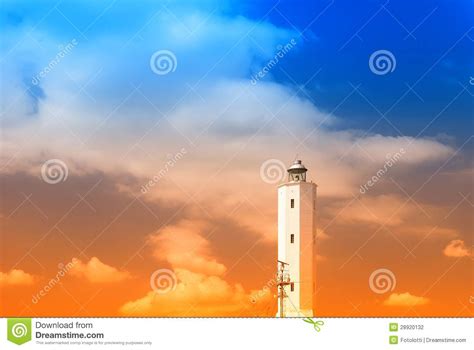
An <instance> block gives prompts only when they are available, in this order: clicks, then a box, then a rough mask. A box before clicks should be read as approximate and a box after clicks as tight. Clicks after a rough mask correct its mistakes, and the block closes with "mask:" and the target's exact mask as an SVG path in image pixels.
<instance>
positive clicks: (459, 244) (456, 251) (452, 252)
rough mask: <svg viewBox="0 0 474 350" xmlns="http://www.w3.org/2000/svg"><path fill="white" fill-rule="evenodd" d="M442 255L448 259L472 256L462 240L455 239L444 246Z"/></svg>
mask: <svg viewBox="0 0 474 350" xmlns="http://www.w3.org/2000/svg"><path fill="white" fill-rule="evenodd" d="M443 254H444V255H446V256H449V257H454V258H462V257H464V256H471V255H473V254H472V252H471V251H470V250H469V248H467V247H466V244H465V243H464V241H463V240H460V239H455V240H453V241H451V242H449V244H448V245H447V246H446V248H444V250H443Z"/></svg>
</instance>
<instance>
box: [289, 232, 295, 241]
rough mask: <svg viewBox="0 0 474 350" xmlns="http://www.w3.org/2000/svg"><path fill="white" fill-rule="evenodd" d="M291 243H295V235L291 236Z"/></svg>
mask: <svg viewBox="0 0 474 350" xmlns="http://www.w3.org/2000/svg"><path fill="white" fill-rule="evenodd" d="M290 243H295V235H294V234H291V235H290Z"/></svg>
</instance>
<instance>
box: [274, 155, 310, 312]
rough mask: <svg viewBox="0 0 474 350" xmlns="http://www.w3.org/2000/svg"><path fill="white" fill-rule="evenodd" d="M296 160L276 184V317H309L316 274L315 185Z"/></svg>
mask: <svg viewBox="0 0 474 350" xmlns="http://www.w3.org/2000/svg"><path fill="white" fill-rule="evenodd" d="M307 171H308V169H306V168H305V166H304V165H303V164H302V163H301V160H296V161H295V162H294V163H293V164H292V165H291V166H290V167H289V168H288V180H287V182H286V183H284V184H282V185H280V186H279V187H278V273H277V279H278V313H277V317H312V316H313V310H314V306H315V305H314V304H315V303H314V292H315V275H316V253H315V241H316V187H317V186H316V184H315V183H313V182H308V181H306V173H307Z"/></svg>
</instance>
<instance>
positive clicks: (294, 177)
mask: <svg viewBox="0 0 474 350" xmlns="http://www.w3.org/2000/svg"><path fill="white" fill-rule="evenodd" d="M307 171H308V169H306V167H305V166H304V165H303V164H302V163H301V160H299V159H297V160H295V162H294V163H293V164H292V165H291V166H290V167H289V168H288V181H293V182H295V181H306V172H307Z"/></svg>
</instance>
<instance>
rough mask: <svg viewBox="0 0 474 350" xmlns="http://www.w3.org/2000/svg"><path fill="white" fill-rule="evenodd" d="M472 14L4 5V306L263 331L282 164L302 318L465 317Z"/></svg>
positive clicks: (430, 4) (450, 10)
mask: <svg viewBox="0 0 474 350" xmlns="http://www.w3.org/2000/svg"><path fill="white" fill-rule="evenodd" d="M472 6H473V5H472V2H461V1H460V2H452V1H435V0H426V1H417V2H415V3H408V2H403V1H375V0H374V1H372V0H365V1H358V2H357V4H355V3H354V2H353V1H345V0H329V1H263V0H262V1H206V0H204V1H197V0H189V1H184V0H176V1H135V2H132V1H126V0H119V1H116V0H108V1H104V2H95V1H50V0H45V1H34V2H33V1H9V0H7V1H3V2H2V7H1V21H0V32H1V38H2V40H0V60H1V77H0V82H1V93H0V96H1V99H0V109H1V124H2V137H1V140H0V142H1V152H0V161H1V170H0V178H1V181H0V183H1V193H2V196H1V203H0V223H1V226H0V227H1V236H0V243H1V245H0V314H1V315H2V316H12V315H16V316H26V315H29V316H259V317H260V316H263V317H273V316H274V315H275V313H276V302H277V301H276V298H275V294H276V288H275V276H274V275H275V270H276V258H277V257H276V255H277V241H276V238H277V202H276V199H277V196H276V193H277V192H276V191H277V186H278V185H279V184H281V183H282V182H284V181H285V167H286V166H288V165H290V164H291V163H292V162H293V160H294V159H295V158H296V157H298V158H300V159H302V161H303V163H304V164H305V166H306V167H307V168H308V169H309V171H308V177H309V178H310V179H311V180H312V181H314V182H315V183H317V184H318V204H317V208H318V209H317V210H318V225H317V226H318V230H317V244H316V250H317V257H316V259H317V270H316V293H315V296H314V297H315V300H316V301H315V304H316V306H315V314H317V315H320V316H322V317H324V316H327V317H329V316H410V317H412V316H453V317H457V316H472V313H473V303H474V285H473V277H474V274H473V272H474V271H473V259H474V252H473V248H472V247H473V219H472V208H473V205H474V204H473V203H474V199H473V197H472V190H473V180H472V175H473V163H472V153H473V142H472V130H473V118H472V115H473V99H472V97H473V93H474V60H473V40H474V31H473V27H472V23H473V21H472V20H473V18H472V17H473V15H472V13H473V11H472V10H473V9H472ZM378 276H382V277H381V278H379V277H378ZM384 283H386V284H384Z"/></svg>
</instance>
